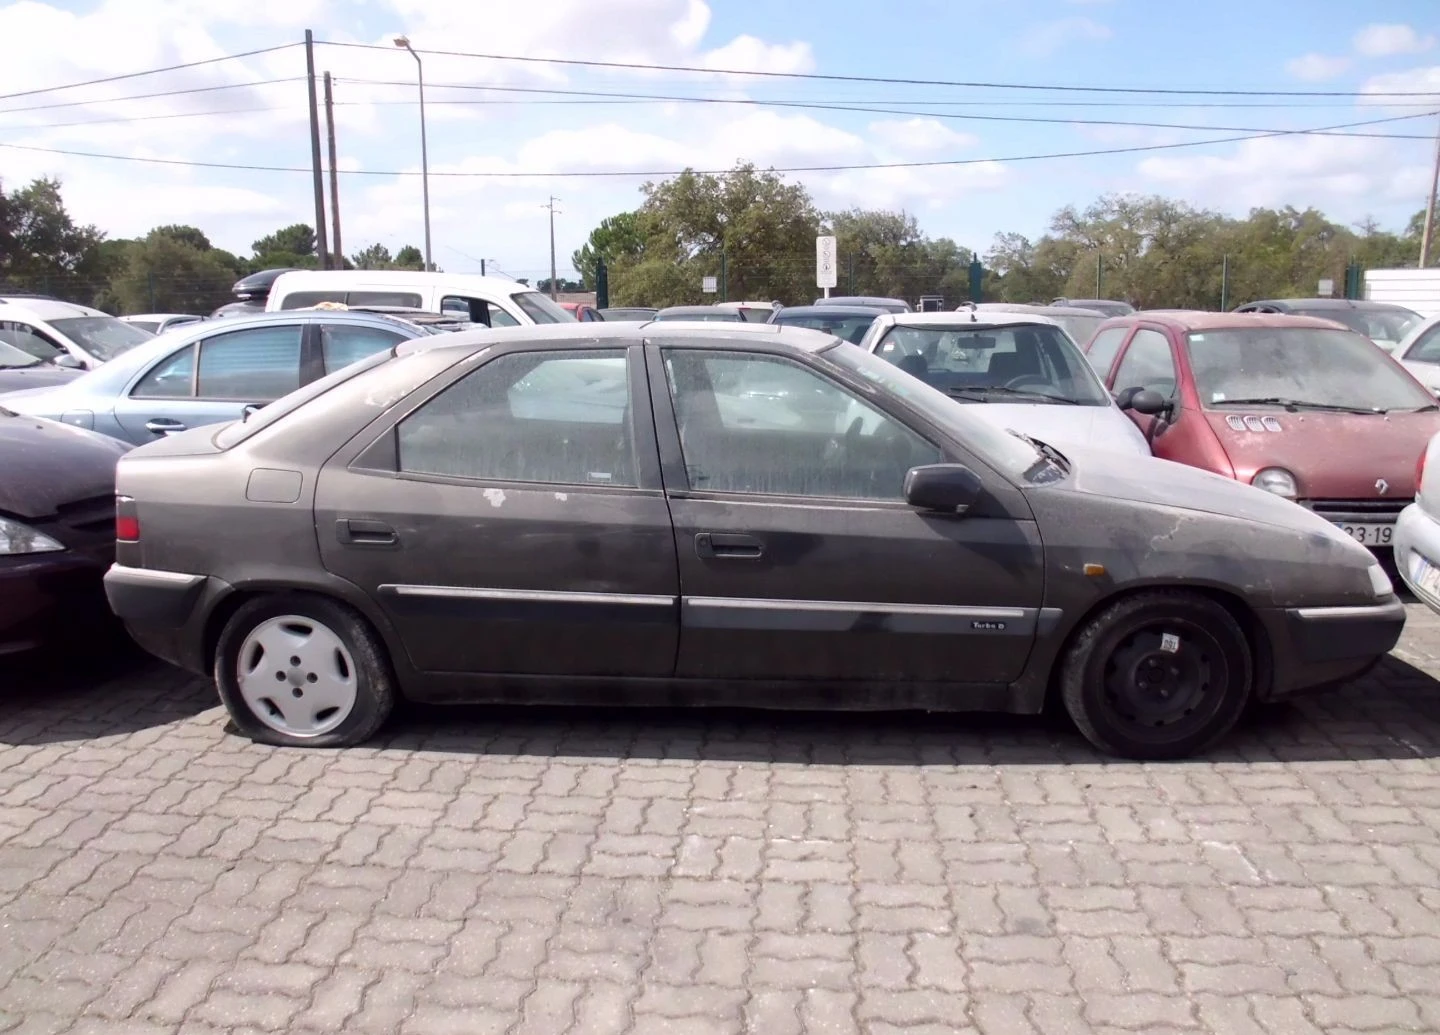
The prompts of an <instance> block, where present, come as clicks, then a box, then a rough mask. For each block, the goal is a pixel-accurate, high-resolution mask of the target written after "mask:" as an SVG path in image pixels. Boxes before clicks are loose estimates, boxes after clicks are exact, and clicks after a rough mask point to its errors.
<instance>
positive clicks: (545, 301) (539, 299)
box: [510, 291, 575, 323]
mask: <svg viewBox="0 0 1440 1035" xmlns="http://www.w3.org/2000/svg"><path fill="white" fill-rule="evenodd" d="M510 298H511V300H513V301H514V303H515V304H516V305H518V306H519V307H520V308H521V309H523V310H525V314H526V315H527V316H529V317H530V319H532V320H534V321H535V322H536V323H574V322H575V314H574V313H568V312H566V311H565V310H564V309H562V308H560V306H558V305H556V304H555V303H554V302H552V301H550V299H549V297H548V296H546V295H542V294H541V293H540V292H538V291H521V292H520V293H519V294H515V295H511V296H510Z"/></svg>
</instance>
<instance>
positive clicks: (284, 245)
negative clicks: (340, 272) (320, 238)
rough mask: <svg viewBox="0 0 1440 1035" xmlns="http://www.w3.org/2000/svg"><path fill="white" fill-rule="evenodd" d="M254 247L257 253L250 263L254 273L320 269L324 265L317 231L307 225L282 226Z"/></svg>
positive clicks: (253, 245)
mask: <svg viewBox="0 0 1440 1035" xmlns="http://www.w3.org/2000/svg"><path fill="white" fill-rule="evenodd" d="M250 247H251V248H252V249H254V252H255V254H254V257H253V258H251V259H250V261H249V262H248V264H247V265H248V266H249V267H250V270H251V272H255V271H258V270H264V269H276V268H281V267H286V266H294V267H297V268H299V269H316V268H318V267H319V265H320V256H319V255H318V254H317V253H316V251H315V231H314V230H313V229H311V228H310V226H309V225H307V224H305V223H293V224H291V225H290V226H286V227H282V228H280V229H279V230H276V231H275V232H274V233H272V234H266V235H265V236H264V237H262V238H260V239H259V240H258V241H256V242H255V243H254V244H252V245H251V246H250Z"/></svg>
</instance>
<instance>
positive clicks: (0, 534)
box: [0, 407, 126, 655]
mask: <svg viewBox="0 0 1440 1035" xmlns="http://www.w3.org/2000/svg"><path fill="white" fill-rule="evenodd" d="M125 449H126V446H125V445H123V444H122V443H120V442H116V441H115V440H114V439H111V438H106V437H105V436H104V435H97V434H95V433H94V432H93V431H84V430H81V429H80V428H72V427H69V426H68V425H65V424H57V423H55V422H53V421H48V420H41V419H38V418H35V417H22V416H19V415H17V414H15V413H12V412H11V411H9V410H6V409H4V408H3V407H0V655H8V654H15V653H18V652H21V651H28V650H31V649H33V648H36V647H43V646H53V645H56V644H58V643H59V642H60V641H62V640H68V641H70V642H75V640H76V638H77V637H82V638H83V637H88V636H90V635H91V634H92V633H93V631H94V626H95V624H96V623H97V622H99V623H103V624H105V625H112V624H113V623H114V619H113V618H112V617H111V615H110V611H109V609H108V608H107V607H106V606H105V594H104V591H103V588H102V585H101V578H102V576H103V575H104V573H105V569H106V568H107V567H108V566H109V565H110V562H111V561H112V560H113V559H114V556H115V532H114V528H115V461H116V460H118V459H119V458H120V456H121V455H122V454H123V453H124V452H125Z"/></svg>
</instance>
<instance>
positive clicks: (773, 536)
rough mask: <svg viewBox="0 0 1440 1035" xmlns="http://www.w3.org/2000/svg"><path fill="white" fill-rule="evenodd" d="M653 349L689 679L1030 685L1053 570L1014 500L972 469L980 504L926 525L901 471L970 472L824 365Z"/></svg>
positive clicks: (668, 346)
mask: <svg viewBox="0 0 1440 1035" xmlns="http://www.w3.org/2000/svg"><path fill="white" fill-rule="evenodd" d="M649 347H650V350H651V351H650V363H649V367H650V379H651V393H652V397H653V398H654V399H655V405H656V427H657V429H658V430H659V440H660V448H661V455H662V458H663V463H664V471H665V486H666V493H667V496H668V498H669V501H670V509H671V514H672V516H673V519H674V523H675V549H676V551H677V556H678V561H679V567H680V591H681V596H682V601H681V634H680V653H679V661H678V664H677V669H676V674H677V675H678V676H682V677H699V678H716V679H751V680H753V679H782V680H804V681H810V682H828V683H833V684H835V685H837V686H843V685H844V684H846V683H852V684H853V683H871V684H874V683H887V684H893V683H897V682H903V683H911V684H914V683H932V684H939V683H951V684H955V683H963V684H972V685H973V684H986V683H988V684H996V683H1004V682H1007V681H1009V680H1011V679H1014V678H1016V677H1017V676H1018V675H1019V674H1020V672H1021V670H1022V669H1023V667H1024V665H1025V661H1026V658H1027V657H1028V655H1029V653H1030V649H1031V645H1032V641H1033V638H1034V634H1035V630H1036V627H1037V623H1038V621H1039V617H1040V604H1041V595H1042V591H1043V583H1042V572H1043V565H1042V555H1041V544H1040V538H1039V535H1038V532H1037V530H1036V527H1035V524H1034V522H1033V518H1032V516H1031V514H1030V511H1029V508H1028V506H1027V505H1026V504H1025V502H1024V500H1023V498H1022V497H1021V495H1020V493H1019V492H1018V491H1016V490H1015V489H1014V488H1013V487H1011V486H1010V485H1009V484H1008V483H1005V482H1003V480H1002V479H1000V478H999V477H998V476H996V475H995V474H994V473H993V472H991V471H989V470H988V469H983V468H980V467H979V466H978V465H976V468H975V469H976V470H977V473H979V474H980V475H981V477H982V478H983V479H985V481H986V488H987V496H986V500H987V505H986V507H985V508H980V511H977V513H976V514H974V515H968V516H965V517H957V516H954V515H950V516H939V515H934V514H924V513H920V512H918V511H917V510H915V509H914V508H913V507H911V506H909V505H908V504H906V503H905V502H904V500H903V498H902V486H903V484H904V480H905V475H906V472H908V471H909V470H910V469H911V468H913V467H917V466H921V465H925V464H932V463H936V462H940V461H942V460H958V461H961V462H963V461H965V460H966V459H967V458H965V457H962V456H958V455H954V454H947V452H946V451H945V450H944V449H942V448H941V447H939V446H938V445H936V443H935V442H934V441H933V440H932V439H931V438H928V437H927V436H926V435H925V434H922V433H921V432H920V431H919V430H916V428H914V427H912V426H910V425H909V424H907V422H906V420H903V419H901V418H900V417H897V416H896V415H894V414H892V413H890V412H887V411H886V410H884V409H882V408H881V407H880V405H879V404H875V403H872V402H870V401H866V400H865V399H863V398H861V396H860V395H859V394H858V393H856V392H854V391H852V390H851V389H850V388H848V387H846V386H845V385H844V384H842V383H840V381H839V380H837V379H836V378H835V377H834V375H833V371H830V372H828V373H827V370H826V368H824V366H823V364H818V363H817V364H814V365H811V364H808V363H804V362H801V361H799V360H797V359H794V358H790V357H780V356H772V355H766V354H763V353H758V352H753V351H744V350H743V347H741V348H737V349H736V350H733V351H732V350H729V349H726V348H724V347H711V345H710V344H706V345H705V346H703V347H701V346H700V345H699V343H693V342H684V341H682V340H675V339H672V340H670V341H668V342H667V341H665V340H663V339H662V340H661V341H660V342H659V343H652V345H651V346H649ZM970 462H971V463H972V464H974V461H973V460H971V461H970Z"/></svg>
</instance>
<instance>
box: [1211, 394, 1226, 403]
mask: <svg viewBox="0 0 1440 1035" xmlns="http://www.w3.org/2000/svg"><path fill="white" fill-rule="evenodd" d="M1210 401H1211V402H1212V403H1223V402H1224V401H1225V393H1224V392H1211V393H1210Z"/></svg>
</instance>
